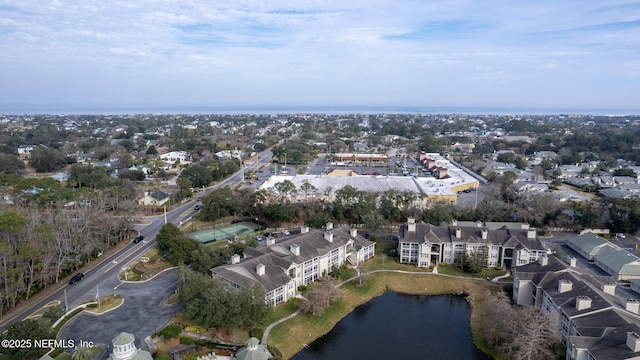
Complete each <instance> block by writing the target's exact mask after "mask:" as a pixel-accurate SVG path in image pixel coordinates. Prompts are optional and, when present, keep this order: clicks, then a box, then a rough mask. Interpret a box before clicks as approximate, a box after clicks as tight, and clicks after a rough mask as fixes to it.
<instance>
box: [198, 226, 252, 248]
mask: <svg viewBox="0 0 640 360" xmlns="http://www.w3.org/2000/svg"><path fill="white" fill-rule="evenodd" d="M258 228H260V225H258V224H256V223H252V222H240V223H236V224H231V225H228V226H224V227H220V228H215V229H210V230H204V231H198V232H196V233H193V234H189V237H190V238H192V239H194V240H196V241H198V242H200V243H202V244H206V243H210V242H214V241H220V240H227V239H234V238H235V237H236V236H242V235H244V234H249V233H252V232H254V231H256V230H257V229H258Z"/></svg>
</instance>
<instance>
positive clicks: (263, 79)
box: [0, 0, 640, 113]
mask: <svg viewBox="0 0 640 360" xmlns="http://www.w3.org/2000/svg"><path fill="white" fill-rule="evenodd" d="M0 49H1V50H0V54H1V55H0V113H2V110H3V109H23V110H24V111H25V112H33V111H35V110H33V109H39V108H46V107H59V108H64V107H67V108H72V107H81V108H86V109H90V108H92V107H93V108H98V107H105V106H112V107H119V106H121V107H126V106H146V107H151V108H152V107H154V106H155V107H168V108H170V107H176V108H178V107H186V106H196V105H198V106H211V107H219V108H225V107H238V106H253V107H259V106H274V107H277V106H362V107H366V106H372V107H376V106H378V107H379V106H424V107H438V106H440V107H442V106H449V107H486V108H497V107H502V108H523V109H524V108H526V109H536V108H538V109H552V110H553V109H558V110H559V111H561V110H563V109H578V110H584V111H585V112H588V111H589V110H594V109H606V110H607V111H609V110H610V111H614V112H615V111H618V112H626V113H630V112H633V113H640V1H618V0H607V1H602V0H595V1H592V0H563V1H557V0H539V1H538V0H536V1H530V0H529V1H520V0H476V1H471V0H468V1H467V0H446V1H438V0H429V1H427V0H348V1H345V0H304V1H294V0H263V1H258V0H206V1H205V0H203V1H199V0H180V1H177V0H175V1H174V0H135V1H131V0H126V1H125V0H122V1H114V0H99V1H94V0H54V1H49V0H0Z"/></svg>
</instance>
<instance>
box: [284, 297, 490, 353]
mask: <svg viewBox="0 0 640 360" xmlns="http://www.w3.org/2000/svg"><path fill="white" fill-rule="evenodd" d="M470 316H471V308H470V306H469V303H468V302H467V301H466V300H465V299H464V298H463V297H462V296H456V295H428V296H427V295H422V296H421V295H406V294H399V293H395V292H391V291H388V292H386V293H384V294H383V295H382V296H379V297H377V298H374V299H372V300H370V301H369V302H367V303H365V304H362V305H360V306H358V307H357V308H356V309H354V311H353V312H351V313H350V314H348V315H347V316H346V317H344V318H343V319H342V320H340V321H339V322H338V323H337V324H336V326H335V327H334V328H333V329H332V330H331V331H330V332H329V333H327V334H326V335H324V336H322V337H320V338H319V339H317V340H316V341H314V342H313V343H311V344H308V345H307V346H306V347H305V349H303V350H302V351H300V352H299V353H298V354H296V355H294V356H293V358H292V359H293V360H329V359H331V360H343V359H344V360H351V359H380V360H385V359H389V360H391V359H429V360H449V359H456V360H489V359H491V357H489V356H487V355H486V354H484V353H483V352H481V351H480V350H479V349H478V348H476V346H475V345H474V344H473V340H472V338H471V330H470V328H469V322H470Z"/></svg>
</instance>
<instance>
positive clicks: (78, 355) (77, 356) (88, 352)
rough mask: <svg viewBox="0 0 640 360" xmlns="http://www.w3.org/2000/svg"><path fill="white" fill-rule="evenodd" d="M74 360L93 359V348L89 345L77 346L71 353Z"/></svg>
mask: <svg viewBox="0 0 640 360" xmlns="http://www.w3.org/2000/svg"><path fill="white" fill-rule="evenodd" d="M71 359H72V360H91V359H93V349H92V348H90V347H87V346H81V347H78V348H76V351H74V352H73V354H72V355H71Z"/></svg>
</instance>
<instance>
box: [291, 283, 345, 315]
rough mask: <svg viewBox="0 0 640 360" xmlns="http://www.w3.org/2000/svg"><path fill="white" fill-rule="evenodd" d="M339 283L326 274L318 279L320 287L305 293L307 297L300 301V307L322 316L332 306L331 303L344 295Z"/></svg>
mask: <svg viewBox="0 0 640 360" xmlns="http://www.w3.org/2000/svg"><path fill="white" fill-rule="evenodd" d="M337 284H338V282H337V280H335V279H333V278H331V277H327V276H325V277H322V278H320V279H318V287H317V288H315V289H313V290H311V291H309V292H308V293H306V294H305V295H304V297H305V298H304V299H303V301H302V302H301V303H300V309H301V310H302V311H304V312H307V313H311V315H313V316H320V315H321V314H322V313H323V312H324V311H325V310H326V309H328V308H329V307H330V306H331V303H333V302H334V301H336V300H338V299H339V298H340V296H341V295H342V292H341V291H340V289H339V288H338V287H337Z"/></svg>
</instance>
